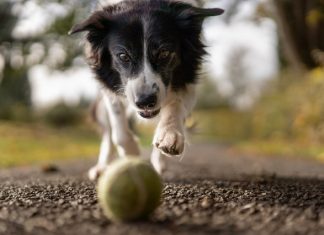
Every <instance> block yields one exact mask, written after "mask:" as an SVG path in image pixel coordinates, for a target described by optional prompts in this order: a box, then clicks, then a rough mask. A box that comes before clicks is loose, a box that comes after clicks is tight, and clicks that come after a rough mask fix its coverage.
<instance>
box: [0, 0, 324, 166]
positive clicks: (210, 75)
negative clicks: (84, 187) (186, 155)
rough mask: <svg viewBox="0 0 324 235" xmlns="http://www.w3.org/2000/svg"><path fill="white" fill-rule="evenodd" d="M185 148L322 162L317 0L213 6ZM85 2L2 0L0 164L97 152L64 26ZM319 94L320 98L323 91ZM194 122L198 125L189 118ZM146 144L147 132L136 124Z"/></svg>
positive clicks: (216, 2)
mask: <svg viewBox="0 0 324 235" xmlns="http://www.w3.org/2000/svg"><path fill="white" fill-rule="evenodd" d="M204 2H205V3H204V5H205V7H220V8H224V9H225V10H226V13H225V14H224V15H222V16H220V17H214V18H211V19H208V20H206V22H205V24H204V40H205V41H206V45H207V46H208V47H207V51H208V52H209V56H208V57H207V58H206V62H205V63H204V64H203V66H202V70H203V72H202V74H203V75H202V79H201V82H200V84H199V94H200V95H199V99H198V104H197V107H196V109H195V112H194V113H193V117H192V119H190V120H189V123H188V125H193V123H195V124H194V127H193V135H192V137H191V138H192V141H191V142H198V143H199V142H204V143H215V144H228V145H230V146H231V148H232V149H233V151H238V152H246V153H249V154H262V155H269V156H282V155H291V156H303V157H308V158H316V159H319V160H322V161H324V99H323V98H324V0H294V1H292V0H271V1H269V0H243V1H242V0H210V1H204ZM91 8H92V1H90V0H47V1H42V0H1V2H0V26H1V27H0V167H8V166H15V165H25V164H31V163H33V164H43V163H51V162H55V161H57V160H63V159H72V158H89V157H95V156H96V155H97V154H98V150H99V143H100V135H99V132H98V130H97V129H96V125H95V124H94V123H93V122H92V121H91V119H90V118H89V107H90V106H91V102H92V101H93V99H94V98H95V97H96V94H97V92H98V88H100V84H97V83H96V81H95V80H94V79H93V75H92V74H91V72H90V71H89V69H88V67H87V65H86V63H85V61H84V59H83V54H82V53H83V47H82V36H80V37H79V36H74V37H70V36H68V35H67V32H68V31H69V29H70V28H71V26H72V25H73V24H74V23H76V22H79V21H81V20H82V19H84V18H85V17H87V16H88V15H89V13H90V12H91ZM322 94H323V95H322ZM195 120H199V121H196V122H195ZM135 130H136V133H137V134H138V136H139V137H140V140H141V142H142V144H143V146H146V147H149V146H150V142H151V139H152V127H146V126H140V125H137V126H135Z"/></svg>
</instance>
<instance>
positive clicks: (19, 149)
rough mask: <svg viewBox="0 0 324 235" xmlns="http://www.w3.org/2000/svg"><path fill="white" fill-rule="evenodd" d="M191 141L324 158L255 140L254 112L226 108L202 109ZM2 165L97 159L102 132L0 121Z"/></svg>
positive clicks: (278, 141)
mask: <svg viewBox="0 0 324 235" xmlns="http://www.w3.org/2000/svg"><path fill="white" fill-rule="evenodd" d="M195 120H199V122H196V124H197V125H196V126H195V125H194V128H193V130H192V134H191V139H192V141H191V142H209V143H229V144H231V146H233V149H234V150H236V151H237V152H244V153H248V154H254V155H268V156H283V155H289V156H303V157H308V158H314V159H318V160H321V161H324V145H321V144H318V143H312V142H305V141H304V142H303V141H297V140H288V139H287V138H278V137H275V138H267V139H263V138H253V137H251V136H253V135H252V134H251V133H252V132H253V126H251V124H250V116H249V115H248V114H246V113H237V112H234V111H230V110H228V109H224V110H222V109H217V110H198V111H196V112H195V113H194V114H193V116H192V119H190V120H189V124H190V123H191V124H190V125H192V123H194V122H195ZM135 129H136V132H137V133H138V136H139V137H140V142H141V144H142V146H146V147H148V146H150V145H151V141H152V135H153V131H154V128H153V126H147V125H142V124H140V125H136V127H135ZM0 136H1V137H0V167H10V166H17V165H30V164H47V163H53V162H55V161H58V160H66V159H74V158H75V159H80V158H90V157H95V156H97V154H98V151H99V144H100V135H99V134H98V133H97V132H96V131H95V128H94V126H93V125H92V124H89V123H82V124H80V125H77V126H72V127H68V128H54V127H52V126H48V125H46V124H44V123H39V124H35V123H15V122H0Z"/></svg>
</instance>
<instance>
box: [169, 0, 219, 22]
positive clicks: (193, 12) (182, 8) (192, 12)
mask: <svg viewBox="0 0 324 235" xmlns="http://www.w3.org/2000/svg"><path fill="white" fill-rule="evenodd" d="M169 6H170V8H171V10H172V12H173V13H174V14H175V15H176V19H177V21H178V22H179V23H180V24H181V25H183V26H186V25H192V24H194V25H195V24H198V25H201V24H202V22H203V20H204V19H205V18H207V17H210V16H218V15H221V14H223V13H224V10H223V9H220V8H199V7H194V6H191V5H189V4H186V3H181V2H173V3H170V5H169Z"/></svg>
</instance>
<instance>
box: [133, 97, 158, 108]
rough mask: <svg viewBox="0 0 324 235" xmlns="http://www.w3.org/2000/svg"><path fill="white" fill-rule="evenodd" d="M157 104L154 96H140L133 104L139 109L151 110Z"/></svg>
mask: <svg viewBox="0 0 324 235" xmlns="http://www.w3.org/2000/svg"><path fill="white" fill-rule="evenodd" d="M156 102H157V96H156V94H148V95H146V94H145V95H140V96H139V97H138V98H137V100H136V101H135V104H136V106H137V107H138V108H140V109H151V108H154V106H155V105H156Z"/></svg>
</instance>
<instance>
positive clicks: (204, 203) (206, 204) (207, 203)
mask: <svg viewBox="0 0 324 235" xmlns="http://www.w3.org/2000/svg"><path fill="white" fill-rule="evenodd" d="M213 202H214V200H213V199H211V198H209V197H204V198H203V199H202V201H201V203H200V205H201V207H202V208H209V207H211V206H212V205H213Z"/></svg>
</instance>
